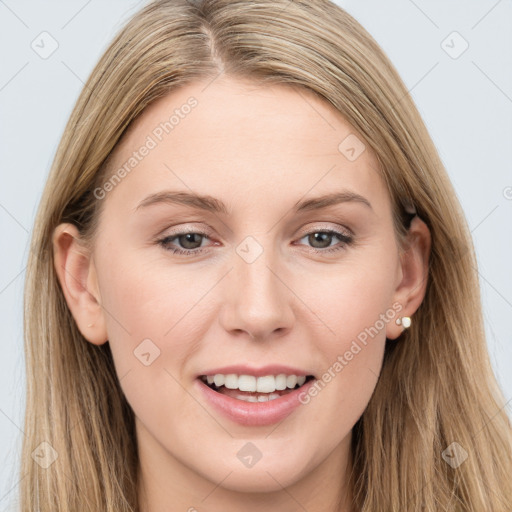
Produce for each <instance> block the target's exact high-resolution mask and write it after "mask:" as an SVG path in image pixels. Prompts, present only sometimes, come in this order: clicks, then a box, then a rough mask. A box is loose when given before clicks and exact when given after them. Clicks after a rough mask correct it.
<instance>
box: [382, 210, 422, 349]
mask: <svg viewBox="0 0 512 512" xmlns="http://www.w3.org/2000/svg"><path fill="white" fill-rule="evenodd" d="M430 248H431V235H430V230H429V229H428V227H427V225H426V224H425V222H423V220H421V219H420V218H419V217H418V216H416V217H414V218H413V220H412V222H411V225H410V227H409V231H408V235H407V242H406V249H405V251H404V252H403V253H402V254H401V256H400V264H399V265H400V269H399V271H400V275H401V279H400V282H399V283H398V285H397V287H396V289H395V293H394V297H393V298H394V302H397V303H399V304H400V305H401V306H402V309H401V310H400V312H399V314H398V316H397V318H398V317H410V318H411V324H413V323H414V313H415V312H416V310H417V309H418V308H419V307H420V305H421V303H422V301H423V299H424V297H425V293H426V290H427V283H428V274H429V272H428V267H429V259H430ZM404 328H406V327H404V325H401V324H400V322H399V323H398V324H397V323H396V322H390V323H389V324H388V325H387V328H386V337H387V338H389V339H396V338H397V337H398V336H399V335H400V334H401V333H402V332H403V330H404Z"/></svg>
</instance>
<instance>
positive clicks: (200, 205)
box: [135, 190, 373, 215]
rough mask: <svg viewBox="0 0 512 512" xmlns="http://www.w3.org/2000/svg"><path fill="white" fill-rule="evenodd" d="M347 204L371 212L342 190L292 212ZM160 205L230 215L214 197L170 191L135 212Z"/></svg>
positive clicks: (302, 203) (148, 200)
mask: <svg viewBox="0 0 512 512" xmlns="http://www.w3.org/2000/svg"><path fill="white" fill-rule="evenodd" d="M347 202H356V203H360V204H363V205H365V206H367V207H368V208H370V209H371V210H373V208H372V205H371V204H370V202H369V201H368V199H366V198H365V197H363V196H361V195H359V194H356V193H355V192H352V191H350V190H343V191H340V192H334V193H332V194H326V195H323V196H320V197H314V198H312V199H307V200H305V201H298V202H297V203H295V205H294V206H295V208H294V211H295V212H296V213H298V212H302V211H312V210H320V209H322V208H327V207H328V206H332V205H335V204H340V203H347ZM161 203H163V204H182V205H185V206H191V207H193V208H197V209H200V210H205V211H208V212H212V213H223V214H225V215H229V214H230V212H229V210H228V208H227V206H226V205H225V203H223V202H222V201H220V200H219V199H217V198H215V197H212V196H209V195H200V194H191V193H189V192H178V191H172V190H167V191H163V192H157V193H155V194H151V195H149V196H148V197H146V198H145V199H143V200H142V201H141V202H140V203H139V204H138V205H137V207H136V208H135V211H137V210H139V209H140V208H146V207H148V206H151V205H155V204H161Z"/></svg>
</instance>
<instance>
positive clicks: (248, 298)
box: [53, 77, 430, 512]
mask: <svg viewBox="0 0 512 512" xmlns="http://www.w3.org/2000/svg"><path fill="white" fill-rule="evenodd" d="M190 96H194V97H195V98H196V99H197V101H198V105H197V106H196V107H195V108H194V109H192V110H191V112H190V113H189V114H188V115H187V116H185V117H184V118H183V119H180V122H179V124H178V125H177V126H175V128H174V129H173V131H172V132H171V133H170V134H167V135H165V136H164V137H163V139H162V141H161V142H159V144H158V145H157V147H155V148H154V149H152V150H151V151H150V152H149V154H148V155H147V156H146V157H145V158H144V159H143V160H142V161H141V162H140V163H138V165H137V166H136V167H135V168H134V169H133V170H132V171H131V172H130V173H129V174H128V175H127V176H126V177H125V178H124V179H123V180H122V181H121V182H120V183H119V184H117V185H116V186H115V187H114V189H113V190H111V191H109V192H108V194H107V195H106V197H105V199H103V201H104V204H103V207H104V210H103V212H102V214H101V219H100V228H99V231H98V233H97V237H96V240H95V243H94V247H93V249H92V251H87V250H86V249H84V248H83V247H82V246H81V245H80V244H79V236H80V234H79V232H78V231H77V230H76V228H75V227H74V226H72V225H70V224H61V225H60V226H58V228H57V229H56V230H55V233H54V239H53V241H54V248H55V266H56V269H57V272H58V276H59V279H60V282H61V286H62V289H63V292H64V294H65V297H66V300H67V303H68V305H69V307H70V309H71V312H72V314H73V316H74V318H75V320H76V322H77V325H78V327H79V329H80V330H81V332H82V334H83V335H84V337H85V339H86V340H87V341H88V342H90V343H93V344H96V345H100V344H102V343H105V342H107V340H108V342H109V343H110V346H111V349H112V353H113V356H114V361H115V366H116V371H117V375H118V377H119V378H120V379H121V380H120V382H121V386H122V389H123V391H124V393H125V394H126V397H127V399H128V402H129V403H130V405H131V407H132V408H133V410H134V412H135V415H136V431H137V440H138V446H139V452H140V465H141V473H142V479H141V485H140V488H139V492H140V501H141V506H142V509H143V510H144V511H146V512H163V511H166V512H168V511H187V510H189V511H193V510H197V511H206V510H207V511H208V512H234V511H239V510H241V509H243V510H245V511H246V512H259V511H266V510H269V508H271V509H273V510H280V511H282V512H292V511H298V510H304V509H305V510H308V511H309V512H316V511H318V512H320V511H322V512H325V511H333V512H334V511H341V512H347V511H350V510H351V508H350V506H349V501H350V492H349V491H348V490H347V489H346V485H345V484H346V479H347V475H348V471H349V470H350V458H349V453H350V451H349V446H350V440H351V435H352V434H351V432H352V428H353V426H354V424H355V423H356V421H357V420H358V419H359V417H360V416H361V414H362V413H363V411H364V410H365V408H366V406H367V404H368V401H369V399H370V397H371V395H372V393H373V391H374V388H375V385H376V383H377V378H378V375H379V373H380V370H381V365H382V357H383V352H384V345H385V340H386V337H387V338H389V339H395V338H397V337H398V336H399V335H400V334H401V332H402V331H403V327H401V326H399V325H397V324H396V323H395V321H394V320H391V321H388V322H386V323H385V325H384V327H383V328H382V329H380V331H379V333H378V335H376V336H374V337H373V338H370V339H369V342H368V343H367V345H365V346H364V347H363V349H362V350H361V351H360V352H358V353H357V355H355V356H354V357H353V359H352V360H351V361H349V362H348V363H347V364H346V365H345V366H344V367H343V370H342V371H340V372H338V373H337V374H336V377H335V378H333V379H332V380H331V381H330V382H329V383H328V384H327V385H326V386H325V388H324V389H323V390H322V391H321V392H319V393H318V395H317V396H316V397H314V398H312V399H311V400H310V402H309V403H308V404H307V405H301V406H300V407H299V408H298V409H296V410H295V411H294V412H293V413H292V414H291V415H290V416H288V417H287V418H286V419H285V420H284V421H282V422H281V423H279V424H276V425H271V426H267V427H246V426H242V425H238V424H236V423H234V422H232V421H231V420H229V419H227V418H225V417H224V416H221V415H219V414H218V413H217V412H216V411H215V410H213V409H212V408H211V406H210V405H209V404H208V403H207V402H206V401H205V399H204V397H203V396H202V394H201V393H199V392H198V389H197V387H196V384H197V383H196V382H195V376H196V375H197V374H200V373H206V370H208V369H212V368H215V367H218V366H224V365H228V364H236V363H241V364H244V363H246V364H250V365H253V366H255V367H261V366H265V365H267V364H269V363H282V364H287V365H292V366H296V367H298V368H302V369H304V370H306V371H307V373H309V374H313V375H315V376H317V377H320V378H321V376H322V374H323V373H324V372H325V371H327V369H328V368H329V367H332V366H333V364H334V363H335V361H336V360H337V357H338V356H339V355H343V354H344V353H345V352H346V351H347V350H349V348H350V345H351V343H352V341H353V340H354V339H356V337H357V336H358V334H360V333H361V331H363V330H364V329H365V328H366V327H369V326H373V325H375V324H376V321H377V320H378V319H379V317H380V316H379V315H381V314H383V313H385V312H386V311H393V308H392V305H393V304H394V303H395V304H396V303H398V304H399V305H400V307H401V308H402V310H401V311H400V316H411V317H413V314H414V312H415V311H416V310H417V308H418V307H419V305H420V304H421V301H422V299H423V297H424V294H425V287H426V279H425V277H426V275H427V267H428V254H429V250H430V234H429V231H428V228H427V227H426V226H425V224H424V223H423V222H422V221H421V220H420V219H419V218H415V219H414V220H413V222H412V225H411V229H410V234H409V239H408V240H409V250H408V251H407V252H405V253H404V254H401V253H400V252H399V247H398V245H397V240H396V238H395V233H394V230H393V225H392V216H391V203H390V198H389V195H388V192H387V189H386V188H385V185H384V182H383V180H382V178H381V176H380V172H379V166H378V161H377V159H376V158H375V156H374V155H373V154H372V153H371V151H370V149H369V148H366V150H365V151H363V153H362V154H361V155H360V156H359V157H358V158H357V159H356V160H355V161H350V160H349V159H347V158H346V156H345V155H344V154H342V153H341V152H340V151H339V150H338V145H339V144H340V142H341V141H343V139H345V137H346V136H347V135H349V134H350V133H352V134H355V133H356V132H355V130H354V129H353V128H352V127H351V126H350V125H349V124H348V123H347V122H346V121H345V120H344V118H343V117H342V116H341V115H340V114H339V113H338V112H337V111H336V110H334V109H333V108H332V107H331V106H330V105H328V104H327V103H325V102H323V101H321V100H320V99H318V98H316V97H315V96H313V95H312V94H311V93H306V92H304V91H301V92H300V93H299V92H298V91H297V90H294V89H292V88H290V87H287V86H282V85H279V86H272V87H269V86H265V87H262V86H260V85H258V84H255V83H252V82H249V81H242V80H240V79H236V80H235V79H233V78H226V77H223V78H221V79H217V80H215V81H214V82H213V83H211V84H210V85H208V86H207V82H203V83H194V84H192V85H187V86H186V87H184V88H182V89H180V90H177V91H173V92H172V93H171V94H169V95H167V96H166V97H164V98H161V99H159V100H158V101H157V102H156V103H154V104H152V105H151V106H150V107H149V108H147V109H146V111H145V112H144V113H143V114H142V116H141V117H140V118H139V119H138V120H137V122H136V123H135V125H134V126H133V129H132V130H130V132H129V133H128V134H127V135H126V137H125V138H124V139H123V140H122V141H121V142H120V144H119V145H118V147H117V148H116V151H115V154H114V160H113V165H112V169H113V170H116V169H118V168H119V167H120V166H122V165H123V163H124V162H126V161H127V160H128V158H129V157H130V156H131V155H132V153H133V151H135V150H137V149H138V148H140V146H141V145H143V144H144V141H145V140H146V138H147V136H148V135H150V134H151V133H152V131H153V130H154V129H155V127H156V126H158V125H159V123H161V122H162V121H164V120H166V119H168V118H169V116H170V115H171V114H172V111H173V110H174V109H176V108H180V106H182V105H183V104H185V103H186V101H187V99H188V98H189V97H190ZM171 189H172V190H180V191H185V192H194V193H198V194H208V195H211V196H214V197H216V198H217V199H219V200H222V201H223V202H224V203H226V206H227V208H228V209H229V210H230V214H229V215H226V214H223V213H212V212H206V211H202V210H200V209H196V208H193V207H191V206H187V205H177V204H165V203H159V204H154V205H151V206H147V207H145V208H139V209H137V210H135V209H136V207H137V205H138V204H139V203H140V202H141V201H142V200H143V199H144V198H146V197H147V196H149V195H150V194H153V193H156V192H161V191H163V190H171ZM343 189H349V190H351V191H353V192H356V193H358V194H360V195H362V196H364V197H365V198H366V199H367V200H368V201H369V202H370V203H371V208H369V207H368V206H365V205H364V204H362V203H359V202H356V201H350V202H345V203H341V204H337V205H332V206H328V207H326V208H324V209H322V210H317V211H315V210H312V211H304V212H302V213H297V214H296V213H293V207H294V205H295V203H296V202H298V201H300V200H303V199H310V198H312V197H318V196H320V195H323V194H328V193H332V192H334V191H340V190H343ZM186 228H190V229H191V230H193V231H194V232H196V233H197V232H199V233H201V232H206V233H207V236H206V237H203V238H201V237H200V236H198V235H196V239H195V240H194V239H193V238H192V241H191V242H190V241H189V244H188V245H187V240H186V239H185V240H184V239H183V237H182V238H181V239H179V238H175V239H174V241H172V242H170V243H169V244H168V248H165V247H163V246H162V245H159V244H158V242H157V241H156V239H157V238H163V237H164V236H166V235H173V234H174V235H175V234H177V233H180V232H183V230H184V229H186ZM326 229H333V230H336V231H339V232H341V233H343V234H347V232H348V233H352V234H353V243H352V244H344V243H343V242H342V241H341V240H340V239H339V238H337V237H336V236H332V237H331V238H329V237H327V241H325V240H324V241H323V242H322V239H321V238H320V239H315V237H314V236H309V237H308V236H307V235H308V234H312V233H317V232H319V231H320V232H322V230H324V231H325V230H326ZM180 230H181V231H180ZM347 230H350V231H347ZM249 235H250V236H252V237H253V238H254V239H255V240H256V241H257V242H258V244H259V245H260V247H261V249H262V251H263V252H262V253H261V255H260V256H259V257H258V258H257V259H256V260H255V261H253V262H251V263H248V262H247V261H246V260H245V259H243V258H242V257H241V256H240V255H239V254H238V253H237V251H236V249H237V247H238V246H239V244H241V242H242V241H244V239H245V238H246V237H247V236H249ZM194 242H195V245H193V244H194ZM335 246H338V247H339V248H340V250H338V251H335V252H330V253H325V250H326V248H332V247H335ZM169 247H174V248H180V249H182V250H186V249H189V250H193V249H194V248H196V247H201V248H203V251H202V252H201V253H199V254H196V255H192V256H183V255H179V254H173V253H172V252H171V250H170V248H169ZM315 249H316V250H317V252H315ZM251 250H254V247H253V249H251ZM322 251H324V252H322ZM396 316H398V315H396ZM396 316H395V318H396ZM412 321H413V322H414V317H413V318H412ZM147 338H149V339H151V340H152V342H153V343H154V344H155V345H156V346H158V348H159V349H160V356H159V357H157V358H156V359H155V360H154V361H153V362H152V363H151V364H150V365H149V366H145V365H144V364H142V363H141V362H140V361H139V360H138V359H137V358H136V357H135V356H134V350H135V349H136V348H137V347H138V346H139V344H140V343H141V341H142V340H144V339H147ZM249 441H250V442H252V443H253V444H254V445H255V446H256V447H257V448H258V450H259V451H260V452H261V454H262V458H261V459H260V460H259V461H258V462H257V463H256V464H255V465H254V466H253V467H251V468H247V467H245V466H244V465H243V464H242V463H241V461H240V460H239V459H238V457H237V452H238V451H239V450H240V449H241V448H242V447H243V446H244V445H245V444H246V443H247V442H249ZM340 498H341V500H342V501H341V503H342V505H341V508H337V506H336V504H337V502H338V499H340Z"/></svg>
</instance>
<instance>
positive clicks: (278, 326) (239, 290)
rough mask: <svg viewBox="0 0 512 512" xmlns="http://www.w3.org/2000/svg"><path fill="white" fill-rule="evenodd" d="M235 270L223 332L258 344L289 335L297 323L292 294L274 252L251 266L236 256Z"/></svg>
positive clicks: (267, 252) (223, 316)
mask: <svg viewBox="0 0 512 512" xmlns="http://www.w3.org/2000/svg"><path fill="white" fill-rule="evenodd" d="M233 267H234V268H233V270H232V271H231V272H230V273H229V274H228V276H227V283H226V289H225V291H226V296H225V301H224V305H223V309H222V314H221V315H220V318H221V323H222V326H223V327H224V329H226V330H227V331H228V332H231V333H235V334H238V335H239V334H240V333H241V332H244V333H246V334H248V335H249V336H250V337H251V338H252V339H258V340H265V339H267V338H271V337H272V336H281V335H283V334H285V333H286V332H288V331H289V330H290V328H291V326H292V324H293V320H294V313H293V309H292V304H291V300H292V298H293V293H292V292H291V290H290V289H289V288H288V287H287V285H286V279H285V276H284V272H283V271H282V270H281V271H280V270H279V269H280V268H282V267H281V266H280V265H279V263H278V261H277V260H276V258H275V257H273V253H272V251H271V250H263V252H262V253H261V254H260V255H259V257H258V258H257V259H256V260H255V261H252V262H251V261H250V260H246V259H244V258H243V257H241V256H240V255H239V254H237V253H236V252H235V254H234V255H233Z"/></svg>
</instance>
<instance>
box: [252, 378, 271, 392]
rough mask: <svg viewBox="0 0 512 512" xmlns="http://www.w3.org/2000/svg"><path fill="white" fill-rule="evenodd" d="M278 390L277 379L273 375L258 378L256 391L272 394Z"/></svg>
mask: <svg viewBox="0 0 512 512" xmlns="http://www.w3.org/2000/svg"><path fill="white" fill-rule="evenodd" d="M275 390H276V379H275V377H274V376H273V375H266V376H265V377H258V381H257V382H256V391H258V392H259V393H272V391H275Z"/></svg>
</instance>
